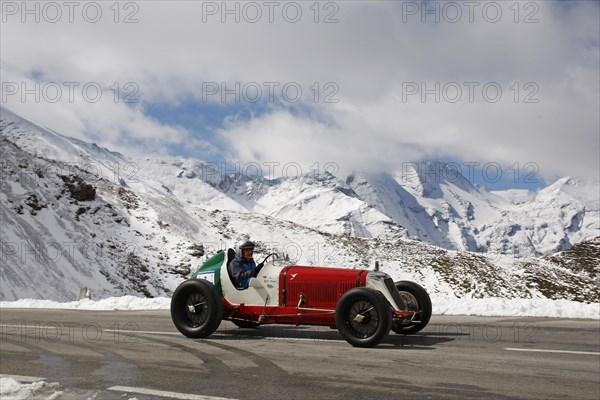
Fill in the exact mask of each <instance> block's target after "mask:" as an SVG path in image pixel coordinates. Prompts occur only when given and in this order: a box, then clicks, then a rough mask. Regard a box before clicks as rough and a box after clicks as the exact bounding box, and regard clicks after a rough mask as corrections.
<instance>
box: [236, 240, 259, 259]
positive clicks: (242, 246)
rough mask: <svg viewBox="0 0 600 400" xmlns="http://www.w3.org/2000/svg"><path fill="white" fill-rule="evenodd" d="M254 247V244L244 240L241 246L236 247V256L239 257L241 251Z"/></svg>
mask: <svg viewBox="0 0 600 400" xmlns="http://www.w3.org/2000/svg"><path fill="white" fill-rule="evenodd" d="M254 247H255V245H254V242H251V241H250V240H246V241H245V242H243V243H242V244H240V245H239V246H238V254H239V255H240V256H241V255H242V251H243V250H245V249H254Z"/></svg>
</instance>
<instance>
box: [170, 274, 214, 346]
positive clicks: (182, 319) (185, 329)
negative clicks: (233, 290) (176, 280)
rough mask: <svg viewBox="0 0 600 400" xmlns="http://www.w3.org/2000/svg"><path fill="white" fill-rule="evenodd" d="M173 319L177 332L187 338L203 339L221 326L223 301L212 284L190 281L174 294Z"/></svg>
mask: <svg viewBox="0 0 600 400" xmlns="http://www.w3.org/2000/svg"><path fill="white" fill-rule="evenodd" d="M171 318H172V319H173V323H174V324H175V327H176V328H177V330H179V332H181V333H183V334H184V335H185V336H187V337H191V338H203V337H206V336H209V335H210V334H212V333H213V332H214V331H216V330H217V328H218V327H219V325H220V324H221V320H222V319H223V301H222V300H221V296H220V295H219V294H218V293H217V289H216V288H215V287H214V285H213V284H212V283H210V282H207V281H205V280H200V279H190V280H187V281H185V282H183V283H182V284H181V285H179V287H177V289H176V290H175V293H173V298H172V299H171Z"/></svg>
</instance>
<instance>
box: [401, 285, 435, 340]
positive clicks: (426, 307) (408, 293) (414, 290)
mask: <svg viewBox="0 0 600 400" xmlns="http://www.w3.org/2000/svg"><path fill="white" fill-rule="evenodd" d="M395 285H396V289H398V292H399V293H400V296H401V297H402V299H403V300H404V302H405V303H406V306H407V307H408V310H410V311H420V315H417V316H416V320H418V321H420V322H419V323H412V322H410V321H404V322H401V323H396V322H394V323H393V324H392V330H393V331H394V332H396V333H399V334H402V335H411V334H414V333H417V332H419V331H420V330H422V329H423V328H425V327H426V326H427V324H428V323H429V320H430V319H431V299H430V298H429V294H427V291H426V290H425V289H423V287H422V286H421V285H419V284H416V283H414V282H410V281H398V282H395Z"/></svg>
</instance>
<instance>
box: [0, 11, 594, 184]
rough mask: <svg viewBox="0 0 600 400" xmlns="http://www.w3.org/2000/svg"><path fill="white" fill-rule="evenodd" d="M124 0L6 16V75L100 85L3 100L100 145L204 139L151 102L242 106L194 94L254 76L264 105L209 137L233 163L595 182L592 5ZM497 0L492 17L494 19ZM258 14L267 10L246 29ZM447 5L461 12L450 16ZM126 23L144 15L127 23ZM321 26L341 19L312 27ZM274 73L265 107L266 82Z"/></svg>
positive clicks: (149, 146) (245, 102) (157, 145)
mask: <svg viewBox="0 0 600 400" xmlns="http://www.w3.org/2000/svg"><path fill="white" fill-rule="evenodd" d="M16 4H20V3H18V2H17V3H16ZM101 4H102V3H101ZM128 4H129V3H128ZM132 4H136V7H137V9H135V8H128V9H124V8H123V7H124V6H123V4H120V7H122V8H121V9H120V14H119V16H118V17H119V18H118V19H119V21H120V22H119V23H115V22H114V17H115V15H114V11H113V10H111V9H109V8H108V7H109V5H108V3H107V5H102V7H104V8H103V9H102V11H103V18H102V20H101V21H99V22H98V23H93V24H92V23H88V22H86V21H85V19H82V18H81V17H79V18H78V17H77V16H78V14H77V13H75V21H74V23H69V22H68V21H63V20H61V21H59V23H56V24H52V23H47V22H44V21H43V18H42V21H41V22H40V23H31V21H29V22H26V23H21V21H20V17H21V16H20V15H16V16H14V15H9V16H6V18H7V20H6V22H5V23H3V24H2V39H1V44H2V64H1V70H2V81H3V82H7V81H8V82H23V81H26V82H30V83H31V82H32V81H33V76H38V75H39V76H41V77H42V78H43V80H44V81H46V82H49V81H58V82H65V81H72V82H73V81H74V82H80V83H81V84H84V83H86V82H97V83H99V84H100V85H101V86H102V87H103V89H104V90H105V93H106V95H105V98H103V100H105V101H103V102H100V103H96V104H91V103H89V102H86V101H81V100H78V101H76V102H74V103H70V102H65V101H61V102H57V103H49V102H44V101H42V102H40V103H35V102H31V101H27V102H25V103H22V102H21V101H20V100H19V99H18V96H10V97H9V98H8V101H7V102H6V105H7V106H8V107H10V108H11V109H13V110H15V111H16V112H19V113H21V114H23V115H25V116H26V117H29V118H32V119H36V120H37V121H39V122H41V123H43V124H45V125H47V126H49V127H51V128H53V129H56V130H58V131H61V132H65V133H67V134H72V135H74V136H78V137H87V138H90V137H92V138H94V139H95V140H98V139H99V138H100V139H102V140H103V142H104V143H103V144H104V145H106V146H108V147H113V148H114V147H116V146H119V147H131V144H132V143H137V144H143V145H140V151H153V150H154V151H157V150H160V149H164V148H165V147H164V146H165V144H167V145H168V144H173V143H179V144H185V143H188V142H189V143H192V142H195V145H196V146H198V147H200V148H201V147H207V146H208V147H210V146H211V144H210V143H206V142H204V141H203V138H201V137H200V138H198V137H194V135H193V134H192V133H191V132H190V130H189V129H188V128H185V127H182V126H177V125H171V124H167V123H163V122H161V121H159V120H157V119H156V118H154V117H153V116H152V115H151V114H149V112H148V111H147V109H148V108H147V107H146V106H147V105H153V106H156V105H160V104H165V105H169V106H172V105H174V104H179V103H182V102H189V101H190V99H191V100H193V101H196V102H197V103H198V105H199V108H198V112H199V113H202V112H203V108H202V104H204V103H206V102H211V103H212V102H216V103H219V102H222V101H224V102H226V103H227V104H228V105H231V104H236V103H235V102H236V101H238V102H239V103H240V107H241V106H244V107H253V103H251V102H250V101H249V99H248V98H247V96H246V97H245V96H244V93H241V96H239V99H238V98H236V97H235V95H233V94H230V95H227V96H225V97H224V98H222V96H221V94H222V92H220V93H217V94H215V95H212V96H206V91H204V93H203V89H206V88H207V86H206V85H207V83H209V84H210V83H216V84H217V85H218V86H219V88H222V86H221V85H222V84H223V85H225V88H229V89H230V90H231V88H235V84H236V83H240V84H241V86H240V87H241V88H243V87H244V85H245V84H248V83H251V84H255V85H258V86H260V87H261V88H262V89H263V93H262V98H261V99H260V100H261V101H259V102H258V103H257V107H258V108H259V109H260V112H257V113H256V114H252V115H250V116H248V117H243V118H242V117H236V113H235V110H233V111H232V116H231V117H230V118H228V119H226V120H225V121H224V124H223V126H222V128H221V129H219V130H218V133H219V135H220V137H221V138H223V139H225V140H226V141H227V142H228V143H229V146H228V147H227V149H226V152H227V153H228V155H229V156H230V157H231V158H232V159H235V160H239V161H242V162H250V161H257V162H265V161H266V162H268V161H278V162H281V163H285V162H292V161H293V162H298V163H300V164H301V165H308V167H310V165H312V163H315V162H318V163H321V164H323V163H326V162H335V163H336V164H338V165H339V166H340V167H342V168H343V169H346V170H351V169H361V170H362V169H375V170H382V169H385V170H389V169H393V168H395V166H397V165H399V164H400V163H401V162H403V161H411V160H415V159H418V158H423V157H453V158H456V159H459V160H465V161H473V162H487V161H494V162H499V163H501V164H502V165H507V166H510V165H513V164H514V163H520V164H521V165H523V164H524V163H528V162H531V163H535V164H536V165H537V166H538V168H539V173H540V174H541V175H542V176H544V177H547V178H550V177H553V176H556V175H576V176H580V175H585V176H592V177H595V178H597V177H598V170H599V168H598V167H599V161H598V160H599V157H598V153H599V152H600V143H599V141H600V139H599V132H600V122H599V117H598V111H597V110H598V109H599V108H600V101H599V87H600V81H599V78H598V71H599V68H600V67H599V65H600V61H599V59H600V56H599V54H600V53H599V38H598V30H599V23H598V21H599V5H598V3H597V2H587V1H582V2H570V3H569V6H568V7H567V6H565V5H564V4H563V3H560V2H527V3H518V8H517V9H518V14H517V9H515V7H513V8H510V7H509V6H511V5H513V3H510V4H509V3H503V2H480V3H477V4H479V5H477V6H476V7H475V8H473V9H472V10H471V9H469V4H471V5H472V4H474V3H469V2H460V1H459V2H450V3H448V2H430V3H428V6H427V7H429V10H434V12H433V13H427V10H424V9H423V8H422V7H423V3H422V2H329V3H319V7H318V10H319V13H318V15H317V14H316V9H315V8H314V7H313V8H312V9H311V8H309V6H311V4H312V3H310V4H309V3H293V4H298V5H299V7H300V8H301V11H302V15H301V18H300V20H299V21H298V22H295V23H292V22H289V21H291V20H293V19H294V16H295V15H296V14H294V13H293V12H294V11H295V7H296V6H294V5H293V4H292V2H281V3H276V4H278V6H277V7H275V8H274V9H273V10H271V11H272V19H273V22H272V23H271V22H269V11H270V10H269V9H267V8H266V7H265V6H264V4H263V3H261V2H257V3H252V4H256V5H257V6H248V5H247V4H248V3H243V2H230V3H227V7H230V9H235V7H237V10H239V15H238V17H239V23H236V22H235V18H236V15H235V12H234V13H233V14H232V13H230V14H227V13H224V12H223V9H222V8H221V7H223V4H224V3H221V2H197V3H192V2H184V3H176V2H166V1H165V2H139V3H132ZM448 4H454V6H452V5H451V6H449V5H448ZM493 4H495V5H497V6H498V7H499V8H500V11H501V15H500V16H499V18H497V21H495V19H496V17H497V16H498V15H497V14H495V13H494V11H495V8H494V7H496V6H494V5H493ZM327 5H329V6H327ZM215 7H216V8H215ZM252 7H255V8H254V9H253V8H252ZM256 7H258V9H260V11H261V13H262V14H261V19H260V20H259V21H257V22H256V23H252V22H249V20H250V19H252V18H254V17H255V16H256V15H257V14H255V13H253V12H254V11H256V9H257V8H256ZM286 7H287V8H286ZM414 7H416V9H415V8H414ZM452 7H459V8H460V12H461V13H462V14H461V17H460V18H459V19H458V20H455V19H456V18H455V17H456V14H455V13H454V11H456V9H453V8H452ZM284 9H285V10H286V11H285V12H284V11H283V10H284ZM435 10H437V11H435ZM134 11H135V13H133V12H134ZM132 13H133V14H132ZM126 16H132V17H134V18H137V19H138V22H137V23H131V24H125V23H122V21H123V19H124V18H125V17H126ZM222 18H225V20H226V22H225V23H222ZM327 18H329V19H337V20H338V22H337V23H323V21H324V20H325V19H327ZM423 18H424V19H425V22H422V20H423ZM436 18H438V20H439V21H438V22H436ZM315 19H316V20H317V21H318V22H317V23H315ZM494 21H495V22H494ZM515 21H516V22H515ZM526 21H527V22H529V23H526ZM42 36H43V37H44V38H45V40H44V41H41V40H39V37H42ZM48 43H51V44H52V45H51V46H49V45H48ZM34 72H35V73H34ZM273 82H276V83H277V85H276V86H270V87H274V92H273V93H274V95H275V97H276V98H277V102H275V103H271V102H269V99H268V90H266V89H265V88H267V87H269V86H268V85H272V83H273ZM115 83H117V84H118V87H119V88H121V94H122V95H123V88H124V85H125V84H127V83H134V84H135V85H137V87H138V88H139V92H138V97H139V100H140V101H139V103H137V104H134V105H132V104H126V103H124V102H122V101H121V102H117V103H115V102H114V101H112V102H110V101H109V100H110V99H111V96H112V94H113V91H111V90H110V87H111V85H114V84H115ZM286 84H293V86H294V85H295V86H294V87H300V88H301V90H302V98H301V100H299V101H298V102H291V101H286V99H285V93H283V92H282V88H284V87H285V85H286ZM251 86H252V85H251ZM498 89H500V90H501V95H500V96H499V97H498V95H497V90H498ZM459 90H460V92H459ZM238 94H240V93H239V90H238ZM246 94H247V93H246ZM328 96H329V97H328ZM326 100H327V101H326ZM330 100H334V101H337V102H329V101H330ZM109 103H110V104H109ZM265 103H267V104H266V107H265ZM213 145H214V144H213Z"/></svg>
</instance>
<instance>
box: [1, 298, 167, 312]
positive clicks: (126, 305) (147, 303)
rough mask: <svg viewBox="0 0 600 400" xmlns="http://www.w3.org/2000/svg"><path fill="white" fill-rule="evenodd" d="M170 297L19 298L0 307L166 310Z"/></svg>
mask: <svg viewBox="0 0 600 400" xmlns="http://www.w3.org/2000/svg"><path fill="white" fill-rule="evenodd" d="M170 304H171V299H170V298H167V297H156V298H152V299H148V298H142V297H134V296H122V297H109V298H107V299H101V300H88V299H83V300H78V301H71V302H67V303H59V302H57V301H51V300H34V299H21V300H17V301H0V308H59V309H69V310H168V309H169V307H170Z"/></svg>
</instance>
